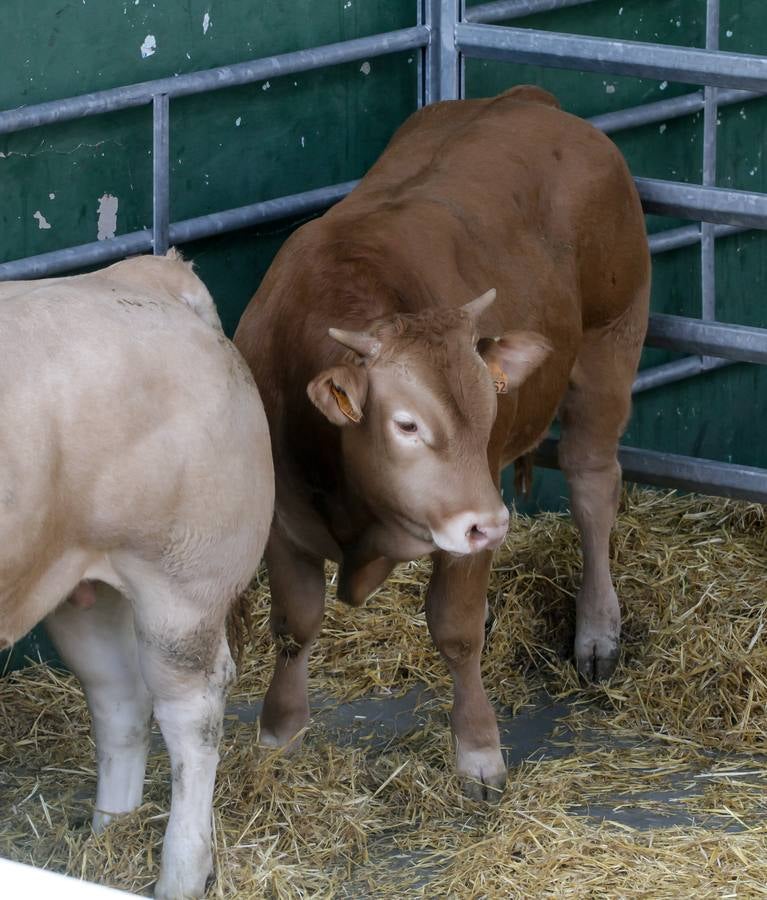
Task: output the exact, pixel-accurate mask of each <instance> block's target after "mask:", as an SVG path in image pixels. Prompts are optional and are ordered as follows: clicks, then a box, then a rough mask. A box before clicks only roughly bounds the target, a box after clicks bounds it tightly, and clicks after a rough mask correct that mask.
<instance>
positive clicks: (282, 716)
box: [260, 528, 325, 750]
mask: <svg viewBox="0 0 767 900" xmlns="http://www.w3.org/2000/svg"><path fill="white" fill-rule="evenodd" d="M265 559H266V565H267V568H268V570H269V585H270V588H271V593H272V607H271V626H272V635H273V637H274V643H275V649H276V654H275V663H274V674H273V675H272V680H271V683H270V684H269V689H268V690H267V692H266V696H265V697H264V705H263V707H262V709H261V735H260V740H261V743H262V744H263V745H264V746H266V747H284V746H286V745H287V744H290V745H291V750H295V749H297V748H298V747H299V746H300V743H301V739H300V737H299V738H296V735H298V734H299V732H301V731H302V729H303V728H305V727H306V726H307V725H308V724H309V692H308V687H307V679H308V664H309V653H310V652H311V649H312V644H313V643H314V640H315V638H316V637H317V635H318V634H319V631H320V627H321V625H322V617H323V614H324V612H325V565H324V562H325V561H324V560H322V559H317V558H313V557H309V556H307V555H306V554H305V553H303V551H301V550H300V549H299V548H297V547H295V546H294V545H293V544H292V543H291V542H290V541H289V540H288V539H287V538H286V537H284V536H283V535H282V534H281V533H280V532H279V531H278V529H276V528H272V533H271V534H270V536H269V543H268V545H267V548H266V554H265Z"/></svg>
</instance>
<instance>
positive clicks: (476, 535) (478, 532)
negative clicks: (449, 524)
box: [466, 525, 487, 541]
mask: <svg viewBox="0 0 767 900" xmlns="http://www.w3.org/2000/svg"><path fill="white" fill-rule="evenodd" d="M466 537H467V538H468V539H469V540H470V541H478V540H480V539H481V538H485V537H487V532H485V531H483V530H482V529H481V528H479V527H478V526H476V525H472V526H471V528H470V529H469V530H468V531H467V532H466Z"/></svg>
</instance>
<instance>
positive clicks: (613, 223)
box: [235, 87, 649, 560]
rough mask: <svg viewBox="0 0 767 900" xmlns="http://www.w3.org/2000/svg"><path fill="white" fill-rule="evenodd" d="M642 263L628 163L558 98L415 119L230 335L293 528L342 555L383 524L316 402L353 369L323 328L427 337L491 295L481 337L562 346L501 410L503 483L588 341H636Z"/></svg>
mask: <svg viewBox="0 0 767 900" xmlns="http://www.w3.org/2000/svg"><path fill="white" fill-rule="evenodd" d="M648 261H649V257H648V252H647V245H646V241H645V239H644V224H643V218H642V214H641V209H640V205H639V201H638V198H637V195H636V192H635V190H634V187H633V184H632V182H631V178H630V176H629V173H628V171H627V169H626V166H625V163H624V161H623V159H622V158H621V156H620V154H619V153H618V151H617V150H616V148H615V147H614V145H613V144H612V143H611V142H610V141H609V140H608V139H607V138H606V137H604V136H603V135H602V134H601V133H599V132H598V131H596V130H595V129H593V128H592V127H591V126H589V125H588V124H587V123H585V122H583V121H582V120H580V119H577V118H575V117H573V116H570V115H568V114H566V113H563V112H561V111H560V110H559V109H558V108H557V107H556V101H555V100H554V99H553V98H552V97H550V95H548V94H546V93H545V92H543V91H540V90H539V89H537V88H531V87H523V88H518V89H514V90H512V91H509V92H507V93H506V94H503V95H501V96H500V97H498V98H495V99H491V100H473V101H460V102H446V103H439V104H436V105H434V106H430V107H427V108H425V109H423V110H421V111H419V112H418V113H416V114H415V115H413V116H411V118H410V119H409V120H408V121H407V122H406V123H405V124H404V125H403V126H402V128H400V130H399V131H398V132H397V133H396V134H395V136H394V137H393V139H392V141H391V142H390V144H389V146H388V147H387V149H386V151H385V152H384V154H383V155H382V156H381V158H380V159H379V160H378V162H377V163H376V164H375V165H374V166H373V168H372V169H371V170H370V172H369V173H368V174H367V175H366V177H365V178H364V179H363V180H362V182H361V183H360V185H359V186H358V187H357V188H356V189H355V190H354V191H353V192H352V193H351V194H350V195H349V196H348V197H347V198H346V199H345V200H344V201H342V202H341V203H339V204H337V205H336V206H335V207H334V208H333V209H331V210H330V211H329V212H328V213H326V214H325V215H324V216H323V217H322V218H320V219H318V220H316V221H313V222H310V223H308V224H307V225H304V226H303V227H302V228H300V229H299V230H298V231H297V232H296V233H295V234H294V235H293V236H292V237H291V238H290V239H289V240H288V241H287V242H286V243H285V245H284V246H283V248H282V249H281V251H280V253H279V254H278V256H277V258H276V259H275V261H274V263H273V265H272V267H271V269H270V270H269V272H268V273H267V275H266V277H265V279H264V281H263V283H262V285H261V287H260V289H259V291H258V292H257V294H256V296H255V297H254V298H253V300H252V301H251V304H250V306H249V307H248V309H247V310H246V312H245V314H244V316H243V319H242V321H241V323H240V327H239V329H238V331H237V335H236V337H235V342H236V344H237V345H238V346H239V348H240V350H241V351H242V352H243V354H244V355H245V358H246V359H247V360H248V362H249V364H250V366H251V369H252V371H253V374H254V376H255V378H256V381H257V383H258V386H259V389H260V391H261V395H262V397H263V400H264V404H265V407H266V410H267V415H268V417H269V422H270V429H271V434H272V442H273V450H274V457H275V465H276V471H277V498H278V499H277V516H278V519H279V522H280V525H281V527H282V528H283V529H284V531H285V532H286V533H287V534H288V535H289V536H290V538H291V540H292V541H294V542H295V543H296V544H297V545H298V546H301V547H303V548H304V549H305V550H307V551H308V552H310V553H312V554H317V555H321V556H325V557H330V558H334V559H336V560H340V559H341V556H342V553H343V551H342V550H341V547H342V546H345V545H347V544H349V543H350V542H352V541H354V540H356V538H357V537H358V536H359V534H360V533H362V532H364V531H365V530H366V529H368V528H370V527H371V522H372V520H374V519H375V517H376V509H375V505H373V506H372V508H371V504H370V503H369V502H366V498H365V497H360V496H359V494H360V488H359V485H358V484H356V485H355V486H354V490H351V489H350V488H349V472H348V470H347V469H346V468H345V465H344V449H343V447H342V442H343V441H344V440H346V441H348V440H349V438H348V437H347V435H346V431H348V429H346V430H344V429H341V428H338V427H336V426H335V425H333V424H330V423H329V422H328V421H327V420H326V419H325V418H323V417H322V416H321V415H320V414H319V413H318V411H316V410H315V409H314V408H313V407H312V404H311V403H310V402H309V400H308V398H307V395H306V388H307V385H309V383H310V382H311V381H312V379H314V378H315V377H316V376H317V375H318V373H320V372H322V371H323V370H325V369H327V368H329V367H331V366H333V365H338V364H339V363H342V362H343V361H344V360H348V359H349V358H350V357H349V354H348V353H346V352H345V350H344V348H343V347H341V346H339V344H338V343H337V342H335V341H333V340H332V339H331V338H330V337H329V336H328V328H329V327H335V328H345V329H351V330H361V329H365V328H370V325H371V322H374V321H382V320H387V319H391V317H392V316H394V317H396V316H399V315H401V314H420V315H421V316H424V317H426V321H427V327H429V324H428V322H429V320H428V316H429V315H433V313H434V312H435V311H442V310H446V309H449V308H451V307H457V306H459V305H461V304H463V303H465V302H466V301H468V300H470V299H471V298H472V297H475V296H476V295H478V294H480V293H482V292H483V291H485V290H486V289H488V288H495V289H496V290H497V294H498V299H497V300H496V302H495V303H494V304H493V305H492V306H491V307H490V308H489V309H488V310H487V312H486V313H485V314H484V315H483V316H482V319H481V322H480V324H479V329H478V330H479V333H480V335H481V336H482V337H495V336H497V335H499V334H502V333H504V332H509V331H513V330H521V331H527V332H533V333H536V334H539V335H543V336H544V338H545V339H546V340H547V341H548V342H549V344H550V345H551V346H552V347H553V348H554V352H553V353H551V355H550V356H549V357H548V359H547V360H546V362H545V363H544V364H543V365H542V366H541V367H540V368H539V369H538V370H537V371H536V372H534V374H533V375H532V376H531V377H530V378H529V379H528V380H527V382H525V383H524V384H523V385H522V386H521V388H520V389H519V390H511V391H510V392H509V393H508V394H506V395H502V396H500V397H499V400H498V414H497V419H496V421H495V426H494V428H493V433H492V439H491V440H490V462H491V470H492V475H493V477H497V473H498V469H499V467H500V465H502V464H506V463H509V462H511V461H513V460H514V459H516V458H517V457H519V456H521V455H523V454H525V453H526V452H528V451H529V450H530V449H531V448H533V447H534V446H535V445H536V443H537V442H538V441H539V440H540V439H541V437H542V436H543V435H544V434H545V433H546V431H547V429H548V427H549V425H550V423H551V420H552V418H553V416H554V414H555V412H556V410H557V406H558V404H559V402H560V400H561V398H562V396H563V394H564V392H565V389H566V386H567V383H568V378H569V377H570V376H571V372H572V370H573V365H574V362H575V359H576V355H577V352H578V349H579V346H580V344H581V336H582V333H583V331H584V330H585V329H592V330H593V329H606V330H610V331H612V332H613V333H614V335H615V342H616V348H618V349H619V348H620V345H621V344H622V343H625V344H626V345H629V346H630V347H631V348H635V347H636V346H637V345H638V344H640V343H641V340H642V338H643V333H644V327H645V320H646V309H645V304H646V286H647V283H648V272H649V262H648ZM342 432H344V435H343V436H342ZM373 524H374V523H373ZM421 552H425V550H423V549H422V550H421ZM363 555H364V554H363ZM414 555H416V554H414Z"/></svg>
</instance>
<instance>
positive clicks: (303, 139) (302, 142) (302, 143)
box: [301, 135, 306, 147]
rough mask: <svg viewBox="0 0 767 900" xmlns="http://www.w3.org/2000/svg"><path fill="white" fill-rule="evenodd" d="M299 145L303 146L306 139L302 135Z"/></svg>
mask: <svg viewBox="0 0 767 900" xmlns="http://www.w3.org/2000/svg"><path fill="white" fill-rule="evenodd" d="M301 146H302V147H305V146H306V139H305V138H304V136H303V135H301Z"/></svg>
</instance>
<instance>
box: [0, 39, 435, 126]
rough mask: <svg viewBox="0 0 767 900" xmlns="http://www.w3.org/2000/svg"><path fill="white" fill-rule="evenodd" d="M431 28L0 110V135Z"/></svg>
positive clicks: (315, 65)
mask: <svg viewBox="0 0 767 900" xmlns="http://www.w3.org/2000/svg"><path fill="white" fill-rule="evenodd" d="M429 35H430V31H429V29H428V28H427V27H426V26H425V25H416V26H415V27H413V28H402V29H400V30H399V31H389V32H385V33H383V34H375V35H371V36H370V37H363V38H355V39H354V40H351V41H340V42H339V43H336V44H325V45H324V46H321V47H313V48H312V49H310V50H298V51H295V52H293V53H282V54H280V55H278V56H266V57H263V58H262V59H256V60H252V61H250V62H243V63H236V64H235V65H231V66H220V67H219V68H216V69H205V70H204V71H201V72H190V73H189V74H187V75H176V76H174V77H172V78H159V79H156V80H155V81H143V82H140V83H139V84H130V85H125V86H123V87H116V88H112V89H110V90H106V91H98V92H96V93H92V94H82V95H81V96H79V97H71V98H69V99H66V100H51V101H49V102H47V103H38V104H36V105H34V106H21V107H19V108H18V109H11V110H7V111H5V112H0V134H8V133H9V132H13V131H21V130H22V129H24V128H36V127H37V126H39V125H49V124H51V123H52V122H66V121H68V120H70V119H80V118H83V117H84V116H94V115H99V114H100V113H106V112H112V111H114V110H118V109H129V108H130V107H132V106H142V105H143V104H145V103H151V102H152V98H153V97H154V96H155V95H156V94H167V95H168V97H170V98H174V97H185V96H188V95H190V94H202V93H205V92H207V91H218V90H222V89H223V88H229V87H236V86H238V85H243V84H251V83H252V82H254V81H264V80H266V79H268V78H279V77H280V76H282V75H295V74H297V73H298V72H309V71H312V70H313V69H322V68H325V67H326V66H336V65H340V64H341V63H347V62H354V61H355V60H359V59H368V58H372V57H376V56H385V55H388V54H390V53H399V52H402V51H405V50H414V49H416V48H418V47H424V46H426V45H427V44H428V43H429Z"/></svg>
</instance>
